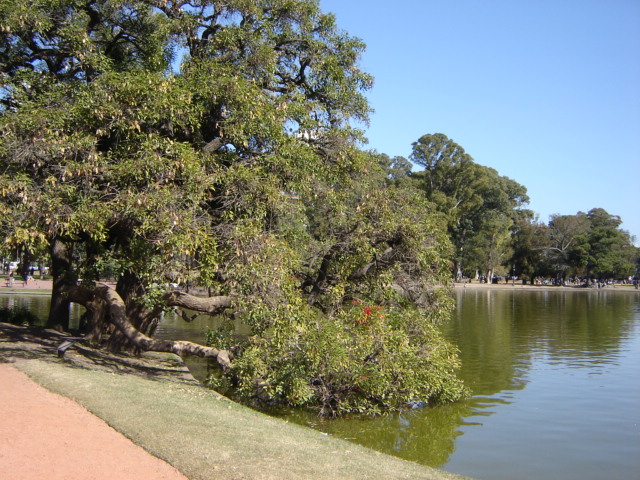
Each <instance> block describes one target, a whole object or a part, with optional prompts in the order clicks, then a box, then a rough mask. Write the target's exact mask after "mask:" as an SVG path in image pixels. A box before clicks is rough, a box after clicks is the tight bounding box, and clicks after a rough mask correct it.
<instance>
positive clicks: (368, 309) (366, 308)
mask: <svg viewBox="0 0 640 480" xmlns="http://www.w3.org/2000/svg"><path fill="white" fill-rule="evenodd" d="M372 313H373V310H372V309H371V307H364V314H365V315H371V314H372Z"/></svg>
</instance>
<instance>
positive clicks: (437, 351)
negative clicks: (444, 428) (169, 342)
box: [212, 301, 466, 416]
mask: <svg viewBox="0 0 640 480" xmlns="http://www.w3.org/2000/svg"><path fill="white" fill-rule="evenodd" d="M435 323H436V322H435V320H434V319H433V318H430V316H429V315H428V313H427V312H425V311H420V310H417V309H406V308H402V309H401V308H396V309H386V308H383V307H381V306H378V305H368V304H366V303H361V302H357V301H354V302H353V304H352V305H351V306H350V307H349V308H345V309H343V310H341V311H339V312H338V313H337V314H335V315H320V314H319V313H317V312H314V311H313V310H312V309H310V308H307V309H302V310H301V311H300V312H299V313H298V314H295V313H294V312H293V311H291V309H290V311H289V315H288V316H286V317H281V318H280V319H278V320H277V321H275V322H274V323H273V325H272V328H271V329H270V335H269V338H268V339H266V338H264V337H260V338H259V337H251V338H249V339H248V340H247V344H246V345H245V346H244V347H243V351H242V355H241V356H240V357H239V358H238V360H237V361H236V362H235V364H234V367H233V369H232V371H231V372H230V374H231V376H226V377H223V378H218V379H217V380H213V381H212V384H213V385H214V386H215V387H228V386H230V385H231V383H233V384H234V385H235V387H236V388H235V392H236V393H237V394H238V395H239V396H240V397H243V398H244V399H247V400H248V399H258V400H261V401H263V402H267V403H269V404H280V405H281V404H288V405H291V406H305V407H311V408H317V409H319V410H320V413H321V414H323V415H330V416H336V415H340V414H343V413H356V412H366V413H369V414H376V413H384V412H387V411H391V410H398V409H402V408H406V407H407V405H408V404H409V403H411V402H415V401H420V402H425V403H429V404H436V403H443V402H450V401H455V400H458V399H460V398H462V397H463V396H465V394H466V391H465V389H464V387H463V385H462V382H461V381H460V380H459V379H458V378H457V377H456V376H455V369H456V368H457V367H458V360H457V352H456V349H455V347H453V346H452V345H451V344H449V343H447V342H446V341H445V340H444V339H443V338H442V336H441V335H440V333H439V332H438V330H437V328H436V325H435ZM231 377H233V381H231Z"/></svg>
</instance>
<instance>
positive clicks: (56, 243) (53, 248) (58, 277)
mask: <svg viewBox="0 0 640 480" xmlns="http://www.w3.org/2000/svg"><path fill="white" fill-rule="evenodd" d="M49 250H50V254H51V274H52V275H53V286H52V290H51V306H50V309H49V317H48V319H47V328H55V329H57V330H68V329H69V300H68V299H67V298H66V296H65V294H64V290H65V288H66V287H67V286H68V285H69V284H71V283H73V280H74V279H73V273H72V271H71V256H72V255H71V248H70V247H69V246H68V245H67V244H66V243H64V242H63V241H62V240H60V239H59V238H57V237H56V238H54V239H52V240H51V242H50V244H49Z"/></svg>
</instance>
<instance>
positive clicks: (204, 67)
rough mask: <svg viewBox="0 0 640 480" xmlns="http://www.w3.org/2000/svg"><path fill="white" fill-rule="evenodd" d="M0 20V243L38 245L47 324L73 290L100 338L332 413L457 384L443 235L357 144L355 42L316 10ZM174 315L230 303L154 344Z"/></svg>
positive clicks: (99, 10)
mask: <svg viewBox="0 0 640 480" xmlns="http://www.w3.org/2000/svg"><path fill="white" fill-rule="evenodd" d="M0 18H1V20H2V22H1V24H2V30H1V31H0V37H1V39H2V42H1V43H0V82H1V88H2V90H1V91H2V93H1V95H0V102H1V104H2V108H1V110H0V130H1V131H2V141H1V142H0V164H1V166H2V174H1V175H0V194H1V196H0V209H1V213H2V216H1V218H2V220H1V222H2V223H1V228H2V235H3V238H4V240H5V241H6V242H7V243H8V244H10V245H15V246H20V247H21V248H25V249H29V250H33V251H35V249H37V248H46V249H47V250H48V251H49V254H50V256H51V262H52V271H53V276H54V291H53V295H52V309H51V315H50V318H49V325H50V326H59V327H61V328H67V327H68V313H67V312H68V304H69V302H70V301H73V302H77V303H80V304H83V305H84V306H85V307H86V308H87V314H86V315H85V318H84V320H83V322H84V329H85V331H86V332H88V335H89V337H90V338H91V339H92V340H93V341H95V342H100V341H101V337H102V335H103V334H104V333H108V334H110V335H109V344H110V346H111V348H114V349H117V348H122V347H126V348H130V349H133V350H159V351H173V352H176V353H179V354H182V353H193V354H197V355H203V356H211V357H214V358H216V359H217V361H218V363H219V364H220V365H221V366H222V367H223V368H224V369H225V372H226V374H225V375H224V376H223V377H222V379H221V380H220V382H221V384H224V383H225V382H232V383H234V384H235V385H237V386H238V388H239V391H240V392H241V393H243V394H245V395H246V396H247V397H250V396H258V397H261V398H264V399H266V400H269V401H279V402H287V403H291V404H294V405H307V404H308V405H320V406H321V408H322V409H323V411H325V412H327V413H336V412H340V411H345V410H357V411H361V410H364V409H389V408H399V407H401V406H402V405H404V404H406V402H407V401H409V400H411V399H415V398H422V399H425V400H429V401H438V400H452V399H456V398H459V397H460V395H462V394H463V389H462V387H461V385H460V383H459V382H458V381H457V379H456V378H455V376H454V375H453V369H454V367H455V365H456V361H455V354H454V353H453V352H452V350H451V347H450V346H449V345H448V344H446V343H445V342H444V341H443V340H442V338H441V336H440V335H439V333H438V332H437V330H436V329H435V326H436V325H437V323H438V322H439V321H442V319H444V318H447V315H448V313H449V312H450V310H451V308H452V305H451V301H450V299H449V297H448V296H447V294H446V289H445V288H442V286H443V285H446V283H447V257H448V247H449V243H448V241H447V239H446V236H445V235H444V229H443V227H442V225H440V223H439V222H438V220H437V218H436V216H435V215H432V214H431V213H432V212H431V210H430V208H431V207H430V206H429V205H428V204H426V203H424V202H421V201H420V200H419V199H417V198H415V197H414V196H412V194H410V192H409V191H408V190H403V189H398V188H395V187H393V186H389V187H386V183H387V182H386V181H385V178H384V177H385V174H384V172H383V171H382V170H381V169H380V168H379V165H378V161H377V159H376V158H375V156H373V155H370V154H366V153H364V152H361V151H359V150H358V149H357V148H356V146H357V144H356V142H357V141H358V140H359V139H361V138H362V134H361V132H359V131H358V130H356V129H354V128H352V127H351V124H352V123H356V124H357V123H358V122H366V121H367V117H368V113H369V106H368V104H367V101H366V99H365V97H364V96H363V94H364V92H365V91H366V90H367V89H368V88H370V86H371V84H372V79H371V78H370V76H369V75H367V74H365V73H364V72H362V71H361V70H360V69H359V68H358V64H357V62H358V58H359V56H360V54H361V53H362V51H363V49H364V45H363V44H362V43H361V42H360V41H359V40H358V39H355V38H352V37H350V36H349V35H347V34H346V33H344V32H342V31H340V30H339V29H337V27H336V26H335V19H334V17H333V16H332V15H325V14H323V13H322V12H321V11H320V10H319V7H318V3H317V2H316V1H312V0H257V1H251V2H248V1H245V0H225V1H222V0H213V1H204V2H197V3H192V2H181V1H178V2H167V1H126V2H125V1H108V2H107V1H95V0H91V1H87V0H85V1H82V0H59V1H54V0H50V1H43V2H38V3H36V4H33V3H28V2H22V1H17V2H15V1H12V2H8V1H3V2H0ZM107 269H110V270H111V271H113V273H114V275H115V276H116V278H117V279H118V283H117V287H116V289H115V290H112V289H109V288H107V287H105V286H103V285H101V284H99V283H96V282H97V280H99V279H100V278H101V276H102V275H103V274H104V272H105V271H106V270H107ZM79 278H81V279H82V280H83V283H82V285H78V284H77V281H78V279H79ZM168 282H176V283H185V282H189V283H193V284H197V285H199V286H200V287H205V288H207V289H209V291H211V292H214V293H215V295H213V296H211V297H207V298H201V297H194V296H192V295H189V294H187V293H185V292H182V291H170V290H169V291H168V290H166V285H167V283H168ZM170 307H182V308H190V309H193V310H197V311H203V312H207V313H211V314H213V313H228V314H229V316H228V317H226V318H227V322H226V323H225V325H224V327H223V328H221V329H220V330H219V331H217V332H215V333H214V334H212V335H211V341H212V342H215V343H213V344H212V346H208V347H205V346H202V345H196V344H191V343H188V342H176V341H160V340H157V339H154V338H152V334H153V331H154V329H155V327H156V325H157V322H158V319H159V318H160V314H161V313H162V311H164V310H166V309H167V308H170ZM418 307H419V308H418ZM233 318H240V319H242V320H243V321H244V322H245V323H246V324H247V325H248V327H249V328H250V329H251V330H252V335H251V336H250V337H248V338H247V339H245V340H243V341H238V339H237V337H235V336H234V335H233V332H232V331H231V327H230V326H231V325H232V324H233V321H232V320H233Z"/></svg>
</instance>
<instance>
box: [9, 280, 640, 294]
mask: <svg viewBox="0 0 640 480" xmlns="http://www.w3.org/2000/svg"><path fill="white" fill-rule="evenodd" d="M106 283H107V285H111V286H113V285H114V284H113V282H106ZM453 286H454V288H455V289H456V290H457V289H465V288H471V289H488V290H534V291H545V290H547V291H559V290H572V291H586V292H591V291H598V290H602V291H608V290H615V291H616V292H617V291H621V292H623V291H624V292H640V290H639V289H637V288H635V287H634V286H633V285H629V284H621V283H616V284H614V285H607V286H606V287H601V288H597V287H595V286H592V287H585V286H583V285H565V286H555V285H530V284H525V285H523V284H522V280H520V281H516V282H515V284H514V283H512V282H506V283H505V282H501V283H493V284H489V283H480V282H477V281H471V282H470V283H469V282H468V283H458V282H456V283H454V284H453ZM51 287H52V281H51V280H48V279H46V280H39V279H35V280H33V281H30V282H29V283H28V285H27V286H25V285H24V282H23V281H22V280H20V281H16V282H14V284H13V286H11V287H9V286H8V285H7V282H6V281H3V282H2V283H0V294H3V293H8V294H29V295H50V294H51Z"/></svg>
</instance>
